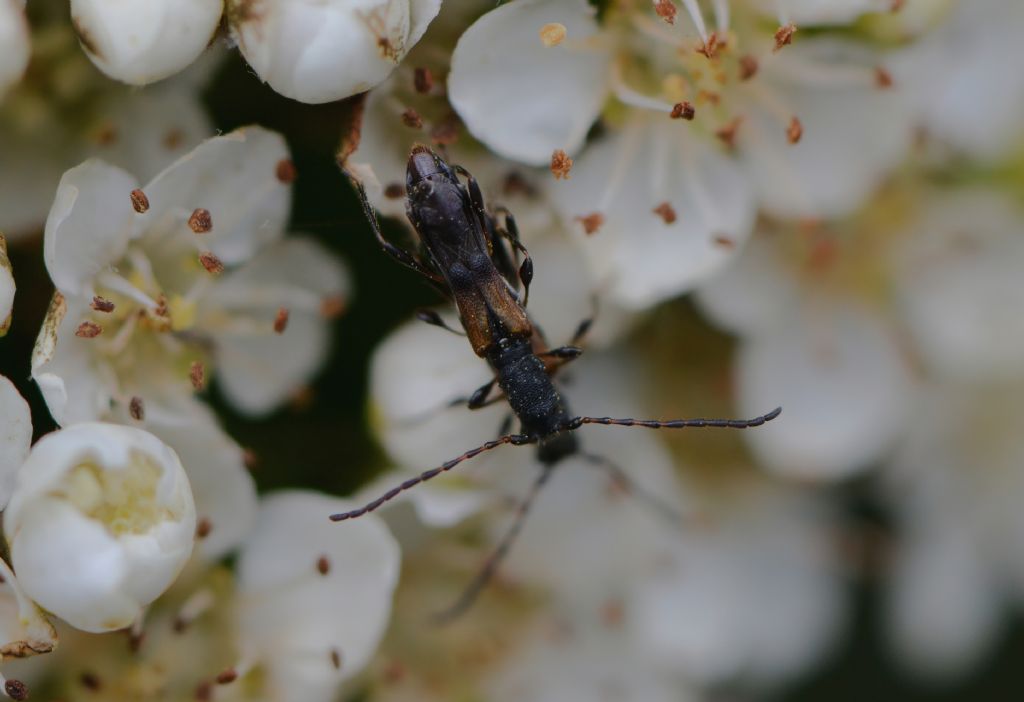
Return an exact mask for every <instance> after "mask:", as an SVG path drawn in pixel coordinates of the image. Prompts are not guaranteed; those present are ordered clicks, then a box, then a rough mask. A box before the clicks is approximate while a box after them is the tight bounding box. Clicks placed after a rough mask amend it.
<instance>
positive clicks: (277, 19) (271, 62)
mask: <svg viewBox="0 0 1024 702" xmlns="http://www.w3.org/2000/svg"><path fill="white" fill-rule="evenodd" d="M440 7H441V2H440V0H228V9H227V16H228V22H229V25H230V27H231V32H232V36H234V37H235V39H236V41H237V42H238V46H239V48H240V49H241V51H242V55H243V56H245V59H246V60H247V61H248V62H249V63H250V64H251V65H252V67H253V69H255V71H256V73H257V74H258V75H259V76H260V78H262V79H263V80H264V81H266V82H267V83H269V84H270V86H271V87H272V88H274V90H276V91H277V92H279V93H281V94H282V95H285V96H287V97H290V98H293V99H296V100H301V101H302V102H310V103H321V102H330V101H332V100H340V99H341V98H344V97H348V96H350V95H354V94H356V93H361V92H363V91H365V90H368V89H370V88H372V87H373V86H374V85H376V84H377V83H380V82H381V81H382V80H384V79H385V78H387V76H388V74H389V73H390V72H391V71H392V70H394V68H395V66H396V65H398V63H399V62H400V61H401V60H402V58H403V57H404V56H405V54H406V53H408V51H409V49H410V48H412V46H413V45H415V44H416V42H417V41H419V39H420V37H421V36H423V32H424V31H426V29H427V25H428V24H430V21H431V20H432V19H433V18H434V17H435V16H436V15H437V13H438V10H439V9H440Z"/></svg>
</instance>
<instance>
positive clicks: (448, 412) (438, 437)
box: [370, 317, 507, 470]
mask: <svg viewBox="0 0 1024 702" xmlns="http://www.w3.org/2000/svg"><path fill="white" fill-rule="evenodd" d="M448 320H449V322H451V321H452V320H451V318H450V317H449V318H448ZM456 324H458V323H457V322H456ZM490 378H491V373H490V372H489V370H488V368H487V365H486V364H485V363H484V362H483V361H482V360H481V359H479V358H477V357H476V356H475V355H474V354H473V350H472V349H471V348H470V346H469V344H468V343H467V342H466V340H465V339H464V338H460V337H458V336H455V335H454V334H449V333H447V332H445V331H443V330H441V329H437V328H436V327H431V326H429V325H427V324H423V323H422V322H407V323H406V324H404V325H402V326H401V327H399V328H398V329H396V330H395V331H394V332H392V333H391V334H390V335H389V336H388V337H387V338H386V339H384V341H383V342H382V343H381V344H380V345H378V346H377V349H376V351H375V352H374V355H373V359H372V361H371V364H370V398H371V399H370V402H371V405H370V417H371V422H372V425H373V427H374V430H375V432H376V434H377V436H378V438H379V439H380V441H381V442H382V443H383V444H384V446H385V448H386V449H387V452H388V454H389V455H391V456H392V457H393V458H394V459H395V460H396V461H397V462H398V463H399V465H402V466H406V467H410V468H414V469H416V470H425V469H426V468H430V467H431V466H434V465H438V464H440V463H441V462H442V461H445V460H448V459H449V458H451V457H452V456H454V455H457V454H458V453H461V452H462V451H464V450H466V449H469V448H472V447H473V446H474V445H477V444H482V443H483V442H484V441H487V440H488V439H490V438H493V436H494V434H495V433H496V432H497V430H498V427H499V426H500V425H501V422H502V417H503V416H504V414H505V413H506V412H507V409H506V408H505V407H501V406H500V405H493V406H491V407H485V408H482V409H479V410H476V411H473V412H469V411H467V410H466V406H465V404H464V403H460V404H459V406H450V404H449V403H450V402H452V401H453V400H455V399H458V398H466V399H468V398H469V396H470V395H471V394H472V393H473V391H474V390H476V389H477V388H478V387H480V386H481V385H483V384H484V383H486V382H487V381H488V380H489V379H490ZM489 459H490V456H488V455H486V454H485V455H483V456H480V457H479V458H476V459H474V461H473V462H474V463H476V462H478V461H479V462H482V463H485V462H487V461H488V460H489Z"/></svg>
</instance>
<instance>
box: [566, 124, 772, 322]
mask: <svg viewBox="0 0 1024 702" xmlns="http://www.w3.org/2000/svg"><path fill="white" fill-rule="evenodd" d="M678 130H679V125H678V124H673V123H671V121H670V120H669V119H667V118H665V119H657V118H653V119H652V118H649V117H646V116H642V117H639V118H637V119H634V120H633V121H632V122H631V123H630V124H628V125H627V126H626V127H625V128H624V129H623V130H622V131H621V132H619V133H616V134H614V135H613V136H611V137H610V138H608V139H605V140H603V141H601V142H599V143H596V144H594V145H593V146H592V147H590V148H588V149H587V150H586V151H584V153H583V154H582V155H581V156H580V157H579V158H578V159H577V161H576V164H575V166H574V168H573V177H572V178H571V179H570V180H569V181H568V182H566V183H563V184H559V185H558V186H556V187H555V188H552V195H553V196H554V200H555V205H556V207H557V208H558V209H559V211H560V213H561V215H562V219H563V221H564V222H573V221H574V220H579V219H581V218H585V217H587V216H591V215H593V214H595V213H596V214H597V215H599V216H600V217H601V223H600V224H599V225H598V226H597V229H596V230H595V231H592V232H591V233H586V232H585V231H580V227H579V226H578V224H576V225H575V226H574V229H575V230H576V232H575V233H576V239H577V243H578V244H579V249H580V250H581V251H582V253H583V256H584V258H585V260H586V262H587V263H588V264H589V267H590V270H591V271H592V275H593V277H594V278H595V279H596V280H598V281H601V283H602V284H603V285H604V286H606V289H607V291H608V294H609V295H610V296H611V297H612V299H613V300H615V301H616V302H618V303H619V304H621V305H623V306H625V307H627V308H630V309H634V310H642V309H645V308H648V307H650V306H652V305H654V304H656V303H658V302H660V301H662V300H665V299H668V298H671V297H675V296H677V295H679V294H681V293H684V292H687V291H688V290H689V289H691V288H692V287H693V286H695V285H697V284H699V283H701V282H703V281H704V280H706V279H708V278H710V277H711V276H713V275H714V274H715V273H717V272H718V271H719V270H720V269H722V268H723V267H724V266H725V265H726V264H727V263H729V262H730V261H731V260H732V259H733V258H735V256H736V253H737V252H739V251H740V250H741V249H742V247H743V245H744V244H745V243H746V240H747V238H748V237H749V235H750V232H751V230H752V229H753V226H754V216H755V203H754V198H753V193H752V192H751V189H750V186H749V185H748V183H747V181H746V179H745V178H744V176H743V173H742V171H741V170H740V168H739V167H738V166H737V165H736V164H735V163H733V162H732V161H730V160H728V159H723V158H721V156H720V155H719V154H718V152H717V151H716V150H715V147H714V146H713V145H710V144H708V143H706V142H702V141H701V140H699V139H696V138H694V137H693V136H692V135H689V134H686V133H679V131H678ZM666 206H667V208H668V209H664V208H665V207H666Z"/></svg>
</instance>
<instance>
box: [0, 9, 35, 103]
mask: <svg viewBox="0 0 1024 702" xmlns="http://www.w3.org/2000/svg"><path fill="white" fill-rule="evenodd" d="M29 49H30V47H29V32H28V22H26V21H25V10H24V3H23V2H19V0H0V101H2V100H3V98H4V95H5V94H6V93H7V89H8V88H10V87H11V86H12V85H14V84H15V83H17V82H18V81H19V80H20V79H21V75H22V74H23V73H24V72H25V67H26V66H28V57H29Z"/></svg>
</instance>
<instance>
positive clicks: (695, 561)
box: [624, 466, 845, 688]
mask: <svg viewBox="0 0 1024 702" xmlns="http://www.w3.org/2000/svg"><path fill="white" fill-rule="evenodd" d="M714 470H717V471H721V472H726V473H728V472H734V473H735V472H736V471H730V469H729V467H726V466H718V467H717V468H715V469H714ZM708 482H710V483H711V486H710V487H709V486H702V485H701V484H700V482H699V481H695V482H691V483H688V486H689V487H691V488H692V489H693V490H692V494H693V495H694V497H693V499H692V501H693V503H694V505H695V506H697V505H699V510H700V514H701V520H700V522H698V523H697V524H696V525H695V526H694V527H692V528H691V529H689V530H688V531H687V532H685V533H682V534H680V535H679V537H678V538H677V539H675V540H674V543H672V544H671V545H670V548H669V555H667V556H666V558H665V559H664V561H663V562H662V563H661V567H660V568H659V569H658V571H657V572H655V573H654V574H652V575H650V576H649V577H647V578H644V579H642V580H638V582H636V583H635V587H634V588H632V590H631V591H630V593H629V595H628V597H627V598H626V600H625V605H624V606H625V610H626V611H627V612H628V613H629V616H628V617H627V621H628V622H629V627H630V635H631V637H632V645H633V646H634V647H636V648H638V649H639V650H640V651H642V652H643V653H644V654H645V656H647V657H648V658H649V659H650V660H652V661H654V662H655V663H656V664H657V665H658V666H660V667H661V668H662V669H663V670H664V671H666V672H669V671H670V672H673V673H675V674H676V675H678V676H680V677H684V678H687V679H689V680H691V681H693V682H696V683H702V684H705V685H718V684H726V683H730V682H732V683H737V682H742V683H745V684H747V685H750V686H756V687H758V688H764V687H769V686H778V685H780V684H783V683H785V682H787V681H789V680H791V679H793V678H794V677H796V676H798V675H800V674H801V673H803V672H805V671H807V670H808V669H810V668H812V667H813V666H814V665H816V664H818V663H819V662H821V660H822V659H823V658H824V657H825V656H826V655H827V654H828V653H829V652H830V651H831V650H832V649H833V648H834V647H835V645H836V644H837V643H838V641H839V635H840V634H841V633H842V624H843V622H844V620H845V602H844V593H843V587H844V583H843V581H842V571H841V569H840V568H839V563H838V562H837V560H836V558H835V553H834V543H833V542H834V535H833V528H834V517H833V516H832V515H830V514H829V510H828V509H827V508H826V506H825V505H824V504H822V503H821V501H819V500H818V499H817V497H816V496H815V495H813V494H808V493H801V492H800V491H798V490H794V489H789V488H786V487H782V486H774V485H769V484H767V483H766V482H764V481H761V480H758V479H755V478H754V477H753V473H752V472H748V473H747V474H746V475H745V476H744V477H743V478H737V477H736V476H734V478H733V479H732V480H731V481H730V480H729V479H725V480H721V479H718V480H716V479H714V478H712V479H710V480H709V481H708Z"/></svg>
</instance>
